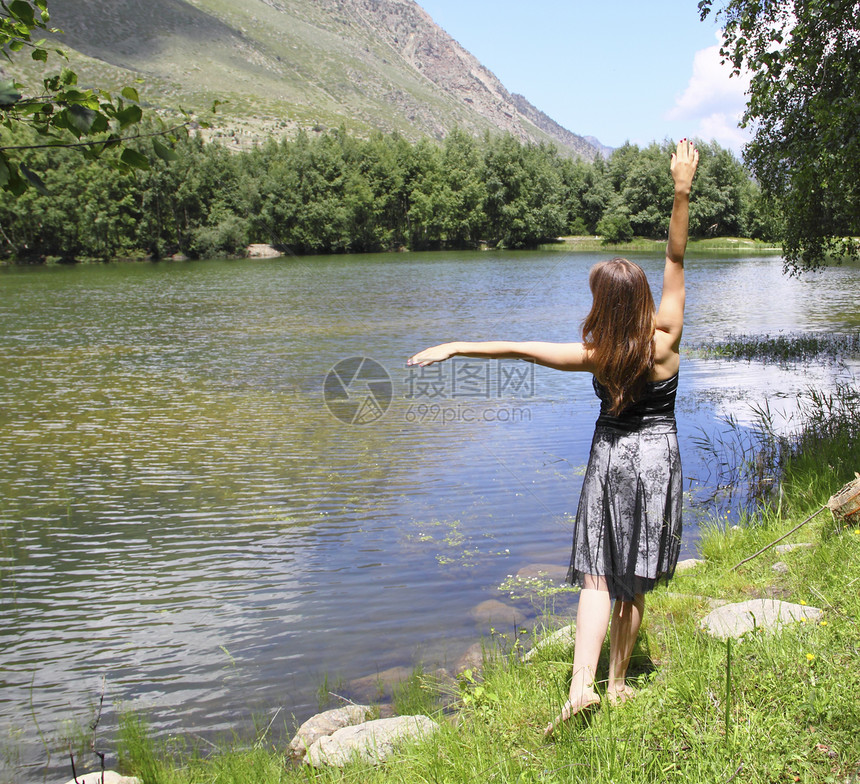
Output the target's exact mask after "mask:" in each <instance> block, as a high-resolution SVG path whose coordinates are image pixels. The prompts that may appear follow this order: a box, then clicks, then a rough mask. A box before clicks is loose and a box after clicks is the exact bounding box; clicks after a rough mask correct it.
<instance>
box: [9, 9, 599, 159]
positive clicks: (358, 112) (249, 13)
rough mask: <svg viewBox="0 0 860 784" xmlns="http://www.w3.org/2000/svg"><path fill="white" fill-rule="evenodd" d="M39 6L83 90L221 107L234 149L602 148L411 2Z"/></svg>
mask: <svg viewBox="0 0 860 784" xmlns="http://www.w3.org/2000/svg"><path fill="white" fill-rule="evenodd" d="M49 9H50V11H51V23H52V24H54V25H56V26H57V27H59V28H61V29H62V30H63V31H64V34H63V35H62V36H60V37H59V38H58V39H57V43H58V45H60V46H61V47H63V48H64V49H65V50H66V51H67V52H68V53H69V55H70V59H71V61H72V67H73V68H75V69H76V70H77V71H78V73H79V75H80V77H81V84H84V83H92V84H102V85H104V84H107V85H109V86H111V87H118V86H120V85H122V84H129V83H134V82H135V81H136V80H139V85H138V89H139V92H140V94H141V99H142V101H143V102H144V103H145V104H146V105H148V106H149V107H150V108H151V109H155V110H157V111H160V112H164V113H170V112H171V111H175V110H176V108H177V107H178V106H182V107H184V108H186V109H191V110H197V111H203V110H204V109H205V108H206V107H208V106H209V105H211V103H212V101H213V100H215V99H218V100H220V101H223V102H224V104H223V106H221V107H219V109H218V115H217V117H216V123H217V127H218V131H217V132H216V134H215V135H222V136H223V135H225V134H226V135H229V137H231V138H230V139H228V142H229V143H232V144H236V145H239V146H242V145H243V144H244V143H247V142H249V141H251V140H255V139H258V138H261V137H262V136H266V135H270V134H273V133H274V134H285V133H290V132H292V131H294V130H295V129H297V128H300V127H302V128H307V129H311V128H313V129H316V130H321V129H323V128H329V127H338V126H340V125H344V126H345V127H346V128H347V129H349V130H353V131H356V132H359V133H367V132H369V131H370V130H373V129H378V130H381V131H385V132H390V131H398V132H400V133H402V134H403V135H404V136H406V137H407V138H411V139H415V138H418V137H420V136H422V135H431V136H434V137H436V138H442V137H444V136H445V135H446V134H447V133H448V131H450V130H451V129H452V128H454V127H455V126H459V127H460V128H463V129H465V130H467V131H469V132H471V133H474V134H481V133H483V132H485V131H490V132H494V131H495V132H498V131H502V132H509V133H511V134H513V135H514V136H515V137H517V138H519V139H520V140H522V141H532V142H552V143H554V144H556V145H557V146H558V147H559V148H560V150H561V151H562V152H564V153H565V154H573V155H578V156H581V157H583V158H586V159H589V160H590V159H592V158H594V157H595V155H597V154H598V153H599V152H603V151H604V150H605V148H603V146H602V145H600V143H599V142H597V141H596V140H593V139H588V138H584V137H582V136H578V135H576V134H574V133H572V132H570V131H569V130H567V129H565V128H562V127H561V126H560V125H559V124H558V123H556V122H554V121H553V120H552V119H551V118H549V117H547V116H546V115H545V114H544V113H543V112H541V111H539V110H538V109H536V108H535V107H534V106H532V105H531V104H530V103H529V102H528V100H526V99H525V98H524V97H523V96H521V95H514V94H512V93H510V92H509V91H508V90H507V89H506V88H505V86H504V85H503V84H502V83H501V82H500V81H499V79H498V78H497V77H496V76H495V75H494V74H493V73H492V72H491V71H489V70H488V69H487V68H485V67H484V66H483V65H481V63H480V62H478V60H477V59H476V58H475V57H474V56H473V55H471V54H470V53H469V52H468V51H466V50H465V49H464V48H463V47H462V46H460V44H458V43H457V42H456V41H455V40H454V39H453V38H452V37H451V36H450V35H448V34H447V33H446V32H445V31H444V30H442V28H440V27H439V26H438V25H437V24H436V23H435V22H434V21H433V20H432V19H431V17H430V16H429V14H427V12H426V11H424V10H423V9H422V8H421V7H420V6H419V5H418V4H417V3H415V2H413V0H145V2H143V1H142V0H111V2H107V3H106V2H104V0H49ZM19 63H20V64H21V65H22V66H23V61H21V60H19V61H17V62H16V66H17V65H18V64H19ZM26 67H27V68H30V69H32V68H33V67H35V66H33V65H30V64H28V65H27V66H26Z"/></svg>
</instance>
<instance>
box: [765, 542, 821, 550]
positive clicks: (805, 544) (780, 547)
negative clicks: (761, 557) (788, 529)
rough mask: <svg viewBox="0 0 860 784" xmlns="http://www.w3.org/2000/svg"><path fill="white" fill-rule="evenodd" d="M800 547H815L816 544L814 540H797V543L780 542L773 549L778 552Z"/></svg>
mask: <svg viewBox="0 0 860 784" xmlns="http://www.w3.org/2000/svg"><path fill="white" fill-rule="evenodd" d="M798 547H815V545H814V544H812V542H796V543H795V544H778V545H777V546H776V547H774V548H773V549H774V551H775V552H777V553H790V552H791V551H792V550H796V549H797V548H798Z"/></svg>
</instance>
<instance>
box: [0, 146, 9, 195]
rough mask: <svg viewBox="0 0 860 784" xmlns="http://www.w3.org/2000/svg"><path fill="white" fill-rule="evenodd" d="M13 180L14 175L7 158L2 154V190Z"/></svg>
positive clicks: (0, 155)
mask: <svg viewBox="0 0 860 784" xmlns="http://www.w3.org/2000/svg"><path fill="white" fill-rule="evenodd" d="M11 178H12V173H11V172H10V171H9V166H8V164H7V163H6V156H5V155H3V154H0V188H5V187H6V185H7V184H8V182H9V180H10V179H11Z"/></svg>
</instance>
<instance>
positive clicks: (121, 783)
mask: <svg viewBox="0 0 860 784" xmlns="http://www.w3.org/2000/svg"><path fill="white" fill-rule="evenodd" d="M76 781H77V784H101V782H102V771H100V770H98V771H93V772H92V773H85V774H84V775H83V776H80V775H79V776H78V777H77V779H69V781H68V782H66V784H75V782H76ZM104 784H143V782H142V781H141V780H140V779H139V778H137V776H121V775H120V774H119V773H117V772H116V771H115V770H106V771H104Z"/></svg>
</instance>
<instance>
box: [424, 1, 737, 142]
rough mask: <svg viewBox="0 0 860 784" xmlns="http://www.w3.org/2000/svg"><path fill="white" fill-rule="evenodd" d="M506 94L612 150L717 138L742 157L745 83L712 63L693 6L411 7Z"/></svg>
mask: <svg viewBox="0 0 860 784" xmlns="http://www.w3.org/2000/svg"><path fill="white" fill-rule="evenodd" d="M418 2H419V4H420V5H421V6H422V7H423V8H424V9H425V10H426V11H427V12H428V13H429V14H430V16H432V17H433V20H434V21H435V22H436V23H437V24H438V25H440V26H441V27H442V28H444V29H445V30H446V31H447V32H448V34H449V35H451V36H452V37H453V38H455V39H456V40H457V41H459V42H460V44H462V45H463V46H464V47H465V48H466V49H468V50H469V51H470V52H471V53H472V54H473V55H475V57H477V58H478V60H480V61H481V63H483V64H484V65H485V66H486V67H487V68H489V69H490V70H491V71H493V73H495V74H496V76H498V77H499V79H501V81H502V83H503V84H504V85H505V87H507V88H508V89H509V90H510V91H511V92H517V93H522V94H523V95H524V96H525V97H526V98H528V99H529V100H530V101H531V102H532V103H533V104H534V105H535V106H537V108H538V109H541V110H542V111H544V112H546V113H547V114H548V115H549V116H550V117H552V118H553V119H554V120H556V122H558V123H560V124H561V125H563V126H564V127H565V128H567V129H569V130H571V131H573V132H574V133H578V134H581V135H584V136H585V135H591V136H596V137H597V138H598V139H600V141H601V142H603V143H604V144H608V145H609V146H611V147H618V146H619V145H621V144H623V143H624V142H625V141H631V142H634V143H636V144H640V145H641V144H648V143H649V142H651V141H655V140H656V141H661V140H663V139H664V138H667V137H668V138H670V139H676V138H680V137H682V136H699V137H702V138H704V139H705V140H708V141H710V140H711V139H716V141H718V142H719V143H720V144H722V145H723V146H724V147H729V148H730V149H732V150H734V151H735V152H738V153H739V152H740V149H741V147H742V145H743V142H744V140H745V139H747V138H749V132H748V131H744V130H741V129H739V128H737V120H738V119H739V117H740V115H741V113H742V112H743V108H744V104H745V100H744V90H745V83H744V82H743V81H742V80H741V79H738V78H736V77H735V78H732V79H729V69H728V68H727V67H725V66H721V65H720V58H719V54H718V36H719V27H718V25H717V24H716V23H715V22H714V21H713V19H712V18H710V17H709V18H708V19H707V20H706V21H705V22H701V21H699V13H698V9H697V2H696V0H647V1H646V0H635V1H634V0H604V1H603V2H599V1H598V2H594V0H590V2H583V0H568V2H559V0H553V1H552V2H550V0H516V1H514V0H418Z"/></svg>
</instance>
